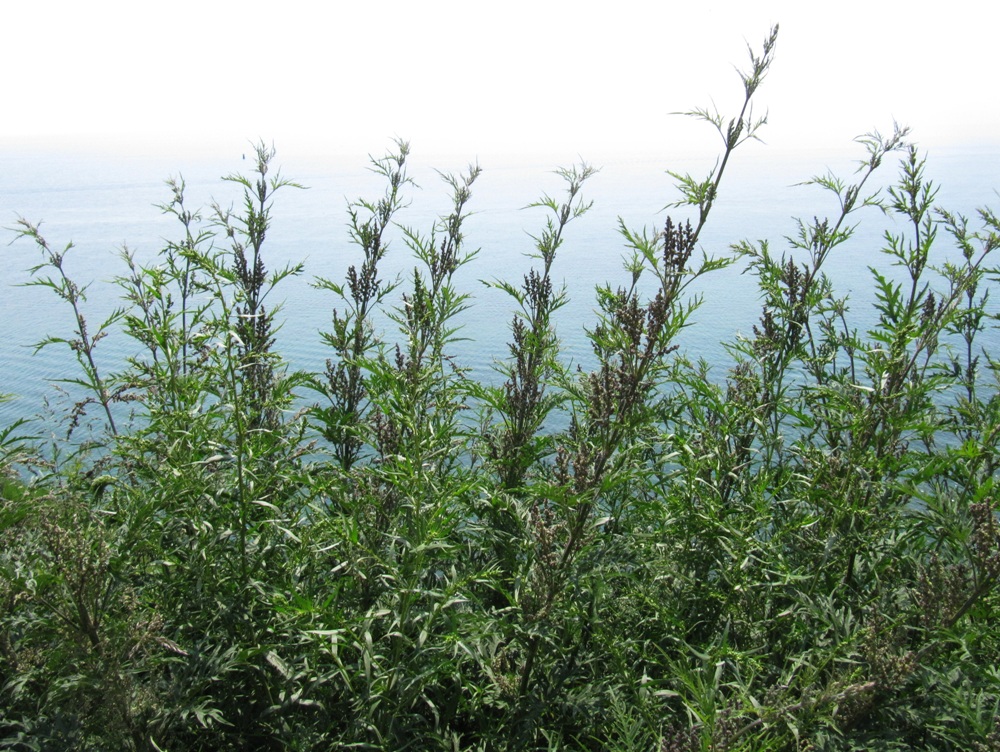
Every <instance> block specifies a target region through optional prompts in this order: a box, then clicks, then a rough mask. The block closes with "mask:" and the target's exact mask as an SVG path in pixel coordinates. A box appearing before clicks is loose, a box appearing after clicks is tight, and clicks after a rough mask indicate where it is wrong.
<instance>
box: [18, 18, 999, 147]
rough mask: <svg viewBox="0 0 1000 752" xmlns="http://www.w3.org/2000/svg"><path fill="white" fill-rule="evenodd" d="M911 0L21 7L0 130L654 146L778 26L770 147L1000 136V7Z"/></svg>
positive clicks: (729, 81) (344, 143)
mask: <svg viewBox="0 0 1000 752" xmlns="http://www.w3.org/2000/svg"><path fill="white" fill-rule="evenodd" d="M696 6H697V7H696ZM920 7H921V5H920V4H917V3H911V2H896V1H894V0H867V1H865V2H858V1H857V0H844V1H842V2H838V3H814V2H808V1H807V0H796V1H794V2H793V1H787V2H786V1H782V0H778V1H775V2H752V1H751V0H746V1H744V2H733V1H730V0H726V1H724V2H711V0H702V1H701V2H698V3H695V2H687V3H675V2H665V1H663V0H661V1H660V2H653V1H651V0H641V1H638V2H633V1H632V0H616V2H614V3H612V2H608V1H607V0H605V2H601V3H586V2H579V1H577V2H563V1H562V0H532V1H530V2H525V1H524V0H506V2H502V3H501V2H490V3H487V2H475V1H474V0H465V1H464V2H459V1H452V0H448V1H441V2H435V1H434V0H422V1H416V0H409V1H407V2H400V1H397V0H383V1H382V2H378V1H369V2H354V3H342V2H337V1H336V0H333V1H332V2H328V3H326V4H325V5H324V4H321V3H316V2H309V3H305V2H296V1H295V0H282V1H281V2H270V3H260V2H252V1H249V2H248V1H247V0H242V1H241V2H229V1H217V0H197V1H196V2H195V1H192V0H174V1H173V2H171V1H170V0H167V1H166V2H159V3H145V2H136V0H127V1H126V2H109V1H104V0H93V1H92V2H79V0H73V1H72V2H52V1H49V0H35V1H34V2H14V3H8V4H6V6H5V7H4V10H3V20H4V23H3V31H2V32H0V35H2V42H0V70H3V71H4V75H5V81H6V86H5V87H4V102H5V107H4V108H3V110H2V112H3V117H0V144H3V143H13V142H17V141H20V140H21V139H23V138H24V137H31V138H42V139H48V138H57V137H59V138H66V137H68V138H71V139H74V140H77V141H78V142H80V143H83V141H84V140H86V139H91V138H94V137H98V138H100V139H103V140H105V141H106V142H109V143H116V142H125V141H126V140H130V139H136V138H139V139H143V140H148V141H149V143H152V144H159V145H169V146H171V147H174V146H177V145H179V144H181V143H192V144H196V143H199V142H201V143H204V144H208V143H218V142H220V140H221V141H228V140H231V139H238V140H239V141H240V142H241V143H246V142H247V141H248V140H254V139H257V138H264V139H265V140H267V141H274V142H275V143H276V144H277V145H278V146H279V149H284V150H286V151H287V150H288V149H289V148H293V149H297V148H299V147H309V146H315V145H319V146H321V147H322V148H324V150H327V151H332V152H338V151H344V152H351V151H355V150H361V151H381V150H382V148H383V147H384V145H385V144H386V143H387V141H388V139H389V138H391V137H393V136H400V137H403V138H406V139H409V140H410V141H411V142H412V143H413V146H414V148H415V149H420V150H421V151H423V152H458V153H468V154H469V155H470V157H473V156H475V155H478V154H483V153H498V152H505V151H525V150H527V151H532V152H540V153H541V152H558V154H559V155H562V154H565V153H569V154H580V155H583V156H585V157H586V156H587V155H589V154H592V153H594V152H596V151H606V150H608V149H617V148H624V149H635V150H642V149H645V148H649V147H650V146H653V145H656V146H659V147H662V146H663V145H664V144H665V143H670V142H672V141H678V142H680V141H682V140H684V139H689V138H695V137H700V136H699V135H697V134H703V131H700V130H698V131H692V130H691V126H690V124H687V123H686V121H684V120H683V119H682V118H672V117H670V116H669V113H671V112H673V111H677V110H684V109H689V108H691V107H694V106H704V105H710V104H711V103H712V102H713V101H714V102H715V103H716V104H717V105H718V106H719V108H720V109H721V110H722V111H723V112H731V111H732V110H733V109H734V108H735V107H736V106H737V105H738V100H739V96H740V94H741V91H740V82H739V79H738V78H737V77H736V75H735V73H734V71H733V66H734V65H736V66H742V65H744V63H745V61H746V59H747V54H746V43H747V42H749V43H750V44H752V45H753V46H754V47H755V48H758V49H759V46H760V42H761V41H762V40H763V39H764V37H765V36H766V35H767V32H768V29H769V27H770V26H771V24H773V23H775V22H779V23H780V24H781V32H780V35H779V39H778V47H777V55H776V60H775V63H774V67H773V69H772V73H771V76H770V77H769V79H768V80H767V82H766V83H765V84H764V86H763V87H762V89H761V91H760V94H759V107H760V108H761V109H760V111H763V109H765V108H766V109H767V110H768V111H769V119H770V124H769V125H768V127H767V130H766V131H765V132H764V137H765V140H766V141H767V142H768V143H769V144H771V145H773V146H776V147H791V148H797V147H811V146H817V145H818V146H829V145H830V144H831V143H832V144H840V143H845V144H846V143H847V142H849V141H850V139H851V138H853V137H854V136H856V135H859V134H861V133H863V132H865V131H867V130H870V129H871V128H873V127H879V128H881V129H883V130H887V129H889V128H891V124H892V121H893V118H895V119H897V120H899V121H900V122H903V123H906V124H909V125H910V126H912V127H913V130H914V137H915V138H916V139H917V140H918V142H920V143H921V145H923V146H925V147H928V146H938V145H949V144H954V143H966V142H986V143H992V144H997V143H1000V97H998V96H997V95H996V83H995V80H996V77H997V76H996V74H997V68H998V64H997V56H996V53H995V39H994V37H995V34H996V30H997V28H998V21H1000V10H998V8H1000V5H997V4H995V3H990V2H982V0H975V1H973V0H950V2H948V3H944V4H940V3H938V4H935V6H934V10H933V11H931V10H920V9H919V8H920ZM924 7H926V8H928V9H929V8H930V7H931V6H930V4H927V5H926V6H924ZM692 134H696V135H692Z"/></svg>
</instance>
